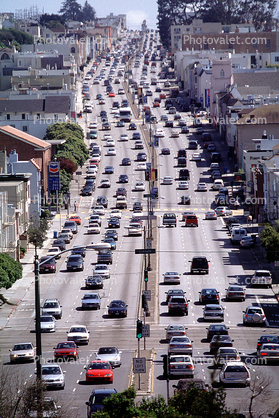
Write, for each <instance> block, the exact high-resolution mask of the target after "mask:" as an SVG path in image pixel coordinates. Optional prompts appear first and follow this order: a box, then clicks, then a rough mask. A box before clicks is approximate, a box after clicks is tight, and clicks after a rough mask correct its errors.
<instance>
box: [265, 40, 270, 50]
mask: <svg viewBox="0 0 279 418" xmlns="http://www.w3.org/2000/svg"><path fill="white" fill-rule="evenodd" d="M266 47H267V48H270V39H267V40H266Z"/></svg>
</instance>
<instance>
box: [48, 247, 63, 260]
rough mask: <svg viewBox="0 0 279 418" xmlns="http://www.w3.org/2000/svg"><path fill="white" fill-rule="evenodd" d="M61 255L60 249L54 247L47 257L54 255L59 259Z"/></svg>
mask: <svg viewBox="0 0 279 418" xmlns="http://www.w3.org/2000/svg"><path fill="white" fill-rule="evenodd" d="M60 253H61V250H60V249H59V248H58V247H52V248H50V249H49V250H48V252H47V255H46V256H47V257H52V256H53V255H55V256H56V257H55V258H56V259H58V258H60V257H61V255H60Z"/></svg>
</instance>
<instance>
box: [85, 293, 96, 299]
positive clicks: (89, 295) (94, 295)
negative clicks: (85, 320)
mask: <svg viewBox="0 0 279 418" xmlns="http://www.w3.org/2000/svg"><path fill="white" fill-rule="evenodd" d="M83 299H99V296H98V295H97V293H91V294H87V295H84V296H83Z"/></svg>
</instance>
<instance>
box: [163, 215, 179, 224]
mask: <svg viewBox="0 0 279 418" xmlns="http://www.w3.org/2000/svg"><path fill="white" fill-rule="evenodd" d="M176 223H177V218H176V214H175V213H164V215H163V225H165V226H175V227H176Z"/></svg>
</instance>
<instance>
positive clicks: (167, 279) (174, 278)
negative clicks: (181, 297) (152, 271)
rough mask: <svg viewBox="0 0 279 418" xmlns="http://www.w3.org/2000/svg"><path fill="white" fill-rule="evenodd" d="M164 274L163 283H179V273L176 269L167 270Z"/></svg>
mask: <svg viewBox="0 0 279 418" xmlns="http://www.w3.org/2000/svg"><path fill="white" fill-rule="evenodd" d="M163 276H164V284H179V283H180V276H181V274H180V273H178V272H177V271H167V272H166V273H165V274H163Z"/></svg>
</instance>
